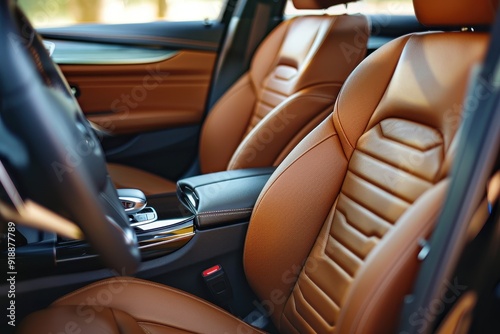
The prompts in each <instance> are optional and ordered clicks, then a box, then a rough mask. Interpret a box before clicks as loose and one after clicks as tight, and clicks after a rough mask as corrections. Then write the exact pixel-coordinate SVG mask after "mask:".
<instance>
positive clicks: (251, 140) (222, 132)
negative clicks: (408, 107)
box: [200, 0, 369, 173]
mask: <svg viewBox="0 0 500 334" xmlns="http://www.w3.org/2000/svg"><path fill="white" fill-rule="evenodd" d="M350 1H353V0H323V1H310V0H294V4H295V6H296V7H297V8H306V9H320V8H327V7H330V6H332V5H336V4H341V3H347V2H350ZM368 36H369V25H368V21H367V19H366V18H365V17H364V16H362V15H337V16H329V15H318V16H300V17H295V18H292V19H289V20H286V21H285V22H283V23H281V24H280V25H279V26H278V27H277V28H276V29H274V30H273V31H272V32H271V33H270V34H269V35H268V36H267V37H266V39H265V40H264V41H263V42H262V43H261V45H260V46H259V48H258V49H257V50H256V52H255V55H254V57H253V59H252V62H251V65H250V69H249V71H248V72H247V73H246V74H244V75H243V76H242V77H241V78H240V79H239V80H238V81H237V82H236V83H235V84H234V85H233V86H232V87H231V88H230V89H229V90H228V91H227V92H226V93H225V94H224V95H223V96H222V97H221V99H220V100H219V101H218V102H217V103H216V105H215V106H214V107H213V108H212V110H211V112H210V113H209V115H208V117H207V119H206V121H205V123H204V126H203V130H202V134H201V139H200V165H201V171H202V173H210V172H216V171H222V170H226V169H238V168H251V167H265V166H272V165H277V164H279V163H280V162H281V161H282V160H283V159H284V157H285V156H286V155H287V154H288V153H289V152H290V151H291V149H292V148H293V147H294V146H295V145H296V144H297V143H298V142H299V141H300V140H301V139H302V138H303V137H304V136H305V135H306V134H307V133H309V132H310V131H311V130H312V129H313V128H314V127H315V126H317V125H318V124H319V123H320V122H321V121H322V120H323V119H324V118H325V117H326V116H327V115H328V114H329V113H330V112H331V110H332V108H333V104H334V102H335V99H336V97H337V94H338V92H339V90H340V88H341V86H342V85H343V83H344V81H345V79H346V78H347V77H348V75H349V74H350V73H351V71H352V70H353V69H354V68H355V67H356V65H358V64H359V62H360V61H361V60H362V59H363V58H364V56H365V53H366V45H367V40H368Z"/></svg>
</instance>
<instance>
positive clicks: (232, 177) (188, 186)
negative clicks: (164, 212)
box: [177, 167, 275, 229]
mask: <svg viewBox="0 0 500 334" xmlns="http://www.w3.org/2000/svg"><path fill="white" fill-rule="evenodd" d="M274 170H275V168H274V167H269V168H251V169H240V170H231V171H225V172H219V173H211V174H205V175H199V176H194V177H190V178H186V179H183V180H179V181H178V182H177V193H178V196H179V198H180V199H181V201H182V202H183V204H184V205H186V206H187V207H188V208H189V209H190V210H191V211H192V212H193V214H194V215H195V216H196V223H197V226H198V228H200V229H204V228H210V227H214V226H220V225H227V224H230V223H235V222H240V221H244V220H247V219H249V218H250V215H251V214H252V210H253V206H254V205H255V202H256V200H257V197H258V196H259V194H260V192H261V190H262V188H263V187H264V185H265V184H266V182H267V180H268V179H269V177H270V176H271V174H272V173H273V172H274ZM189 197H191V200H190V199H189Z"/></svg>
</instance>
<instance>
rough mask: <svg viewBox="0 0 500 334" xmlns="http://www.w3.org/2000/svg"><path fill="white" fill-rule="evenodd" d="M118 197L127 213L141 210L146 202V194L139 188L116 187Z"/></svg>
mask: <svg viewBox="0 0 500 334" xmlns="http://www.w3.org/2000/svg"><path fill="white" fill-rule="evenodd" d="M117 191H118V198H119V199H120V202H121V203H122V205H123V208H124V209H125V212H126V213H128V214H134V213H136V212H139V211H141V210H142V209H144V207H145V206H146V204H147V201H146V195H144V193H143V192H142V191H140V190H139V189H117Z"/></svg>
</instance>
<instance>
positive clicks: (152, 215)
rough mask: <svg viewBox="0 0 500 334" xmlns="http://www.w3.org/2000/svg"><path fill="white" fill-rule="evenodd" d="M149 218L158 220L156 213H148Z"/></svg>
mask: <svg viewBox="0 0 500 334" xmlns="http://www.w3.org/2000/svg"><path fill="white" fill-rule="evenodd" d="M147 217H148V220H153V219H156V215H155V214H154V213H148V214H147Z"/></svg>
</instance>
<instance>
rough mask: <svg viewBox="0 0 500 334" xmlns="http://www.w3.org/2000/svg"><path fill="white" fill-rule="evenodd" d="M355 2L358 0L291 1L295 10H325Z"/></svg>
mask: <svg viewBox="0 0 500 334" xmlns="http://www.w3.org/2000/svg"><path fill="white" fill-rule="evenodd" d="M355 1H358V0H293V5H294V7H295V8H297V9H326V8H330V7H332V6H335V5H340V4H345V3H349V2H355Z"/></svg>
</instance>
